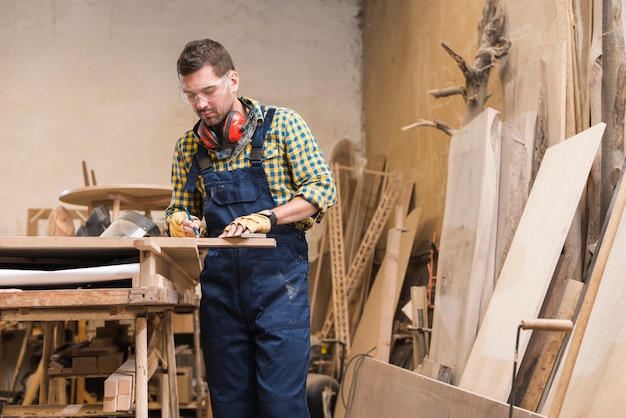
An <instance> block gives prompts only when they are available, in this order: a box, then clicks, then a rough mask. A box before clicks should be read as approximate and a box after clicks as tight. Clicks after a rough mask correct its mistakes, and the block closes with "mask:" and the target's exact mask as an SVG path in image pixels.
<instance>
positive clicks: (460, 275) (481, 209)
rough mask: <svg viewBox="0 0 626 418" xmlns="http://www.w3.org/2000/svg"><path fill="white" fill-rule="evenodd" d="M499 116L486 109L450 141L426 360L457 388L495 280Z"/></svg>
mask: <svg viewBox="0 0 626 418" xmlns="http://www.w3.org/2000/svg"><path fill="white" fill-rule="evenodd" d="M500 126H501V124H500V119H499V113H498V112H497V111H495V110H493V109H487V110H485V111H484V112H483V113H481V114H480V115H479V116H478V117H476V118H475V119H474V120H472V121H471V122H470V123H469V124H468V125H467V126H465V127H463V128H462V129H461V130H460V131H459V132H458V133H457V134H455V135H454V136H453V137H452V140H451V142H450V154H449V163H448V182H447V189H446V204H445V211H444V216H443V229H442V232H441V243H440V245H439V258H438V263H437V281H436V292H435V310H434V317H433V331H432V340H431V346H430V353H429V355H428V358H429V359H430V360H432V361H434V362H437V363H441V364H444V365H446V366H448V367H451V368H452V372H453V376H452V382H451V383H453V384H456V382H457V381H458V378H459V377H460V376H461V373H462V371H463V368H464V366H465V362H466V361H467V358H468V356H469V353H470V351H471V349H472V345H473V344H474V340H475V338H476V333H477V330H478V326H479V324H480V321H481V318H482V315H483V314H484V312H485V310H486V309H487V303H488V301H489V297H490V296H491V293H492V291H493V285H494V280H495V236H496V228H497V226H496V218H497V206H498V173H499V167H500V162H499V159H500V146H499V144H500V132H501V129H500Z"/></svg>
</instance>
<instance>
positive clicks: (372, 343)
mask: <svg viewBox="0 0 626 418" xmlns="http://www.w3.org/2000/svg"><path fill="white" fill-rule="evenodd" d="M421 213H422V211H421V209H420V208H418V209H415V210H414V211H413V212H411V213H410V214H409V215H408V216H407V217H406V218H405V219H404V221H403V222H402V225H403V227H404V228H406V229H407V231H406V232H404V233H403V234H402V236H401V239H400V248H401V251H400V256H399V258H398V266H397V281H396V292H395V302H396V303H397V301H398V298H399V297H400V291H401V290H402V283H403V282H404V275H405V272H406V267H407V265H408V263H409V258H410V256H411V249H412V247H413V241H414V240H415V234H416V233H417V227H418V224H419V220H420V216H421ZM386 265H387V262H386V260H383V262H382V264H381V266H380V269H379V270H378V274H377V275H376V278H375V279H374V284H373V285H372V289H371V291H370V294H369V297H368V298H367V301H366V302H365V307H364V309H363V314H362V315H361V321H360V323H359V326H358V327H357V329H356V332H355V333H354V337H353V339H352V347H351V349H350V352H349V353H348V357H347V360H348V361H350V359H351V358H354V357H355V356H356V357H358V356H361V355H364V354H368V353H369V354H370V355H375V354H376V344H378V340H379V330H380V321H381V313H380V312H381V305H382V300H381V295H382V294H383V289H382V284H383V282H384V275H385V272H386V269H387V267H386ZM353 372H354V369H353V368H347V370H346V373H345V375H344V377H343V380H342V383H341V384H342V388H343V390H344V392H345V393H347V390H348V388H349V387H350V384H351V382H352V377H353ZM340 396H341V395H340ZM344 414H345V408H344V406H343V404H342V402H341V401H339V402H337V403H336V405H335V411H334V414H333V417H334V418H342V417H344Z"/></svg>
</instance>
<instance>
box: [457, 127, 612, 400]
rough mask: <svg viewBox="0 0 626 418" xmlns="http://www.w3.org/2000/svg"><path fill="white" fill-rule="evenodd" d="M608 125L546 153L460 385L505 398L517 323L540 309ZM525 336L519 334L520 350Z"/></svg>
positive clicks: (524, 334) (530, 316) (508, 385)
mask: <svg viewBox="0 0 626 418" xmlns="http://www.w3.org/2000/svg"><path fill="white" fill-rule="evenodd" d="M604 128H605V125H604V124H598V125H596V126H594V127H592V128H590V129H588V130H586V131H584V132H581V133H580V134H578V135H576V136H574V137H572V138H570V139H568V140H567V141H564V142H562V143H560V144H557V145H554V146H552V147H550V148H549V149H548V151H547V152H546V155H545V156H544V159H543V162H542V164H541V167H540V169H539V173H538V175H537V178H536V180H535V184H534V186H533V188H532V190H531V193H530V196H529V198H528V202H527V203H526V207H525V209H524V213H523V214H522V217H521V219H520V222H519V226H518V228H517V231H516V233H515V236H514V238H513V242H512V243H511V247H510V249H509V254H508V256H507V259H506V261H505V263H504V266H503V268H502V272H501V274H500V277H499V279H498V283H497V285H496V288H495V290H494V293H493V295H492V297H491V301H490V303H489V307H488V309H487V312H486V314H485V316H484V318H483V323H482V325H481V327H480V330H479V331H478V336H477V338H476V342H475V344H474V347H473V349H472V352H471V354H470V357H469V359H468V362H467V366H466V369H465V372H464V373H463V376H462V378H461V381H460V383H459V386H460V387H463V388H465V389H468V390H470V391H472V392H476V393H479V394H482V395H485V396H488V397H491V398H493V399H497V400H506V399H507V397H508V394H509V391H510V388H511V363H512V360H513V359H512V354H511V350H512V347H513V344H514V342H515V340H516V338H515V333H516V329H517V326H518V325H519V323H520V321H521V320H523V319H532V318H535V317H536V316H537V313H538V312H539V309H540V307H541V304H542V301H543V298H544V296H545V292H546V289H547V287H548V285H549V284H550V279H551V278H552V275H553V273H554V269H555V267H556V264H557V261H558V257H559V254H560V253H561V250H562V248H563V244H564V242H565V236H566V233H567V230H568V228H569V226H570V223H571V221H572V218H573V216H574V212H575V211H576V208H577V206H578V203H579V201H580V197H581V195H582V191H583V188H584V186H585V184H586V181H587V178H588V176H589V170H590V168H591V164H592V162H593V159H594V157H595V154H596V152H597V151H598V147H599V144H600V140H601V138H602V134H603V132H604ZM527 334H528V333H522V335H521V336H520V345H519V347H520V349H519V352H520V353H524V350H525V348H526V345H527V343H528V338H529V336H528V335H527Z"/></svg>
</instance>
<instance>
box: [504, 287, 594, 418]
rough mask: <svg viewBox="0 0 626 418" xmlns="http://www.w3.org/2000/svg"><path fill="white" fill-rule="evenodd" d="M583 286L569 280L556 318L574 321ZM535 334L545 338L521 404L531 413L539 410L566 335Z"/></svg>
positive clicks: (544, 332) (542, 332)
mask: <svg viewBox="0 0 626 418" xmlns="http://www.w3.org/2000/svg"><path fill="white" fill-rule="evenodd" d="M582 286H583V283H582V282H579V281H577V280H571V279H568V280H567V281H566V283H565V289H564V292H563V295H562V300H561V305H560V306H559V309H558V310H557V312H556V314H555V315H554V318H558V319H572V317H573V315H574V311H575V310H576V305H577V303H578V300H579V298H580V292H581V289H582ZM535 333H539V334H543V336H544V338H542V339H543V345H542V350H541V352H540V353H539V355H538V356H537V357H536V358H534V362H535V364H536V367H535V368H534V373H533V374H532V376H531V378H530V381H529V382H528V384H527V386H526V390H525V391H524V397H523V399H522V401H521V403H520V407H522V408H524V409H527V410H530V411H536V410H537V409H538V408H539V405H540V401H541V399H542V398H543V395H544V393H545V390H546V387H547V384H548V381H549V379H550V376H551V375H552V373H553V370H554V367H555V366H556V359H557V358H558V355H559V352H560V350H561V346H562V345H563V341H564V340H565V334H564V333H562V332H546V331H534V332H533V334H535ZM533 337H534V335H533ZM516 393H517V391H516Z"/></svg>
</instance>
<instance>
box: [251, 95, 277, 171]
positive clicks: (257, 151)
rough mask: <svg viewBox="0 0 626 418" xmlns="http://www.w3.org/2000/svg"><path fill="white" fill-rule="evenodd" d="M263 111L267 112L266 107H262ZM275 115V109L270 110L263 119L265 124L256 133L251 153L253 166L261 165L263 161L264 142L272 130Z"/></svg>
mask: <svg viewBox="0 0 626 418" xmlns="http://www.w3.org/2000/svg"><path fill="white" fill-rule="evenodd" d="M261 110H262V111H265V106H261ZM274 113H276V108H275V107H270V108H268V109H267V114H266V115H265V118H264V119H263V124H262V125H261V126H260V127H259V128H257V129H256V130H255V131H254V136H253V137H252V150H251V151H250V162H251V164H252V165H253V166H257V165H260V164H261V161H263V140H264V139H265V135H266V134H267V131H269V129H270V125H271V124H272V119H273V118H274Z"/></svg>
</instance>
